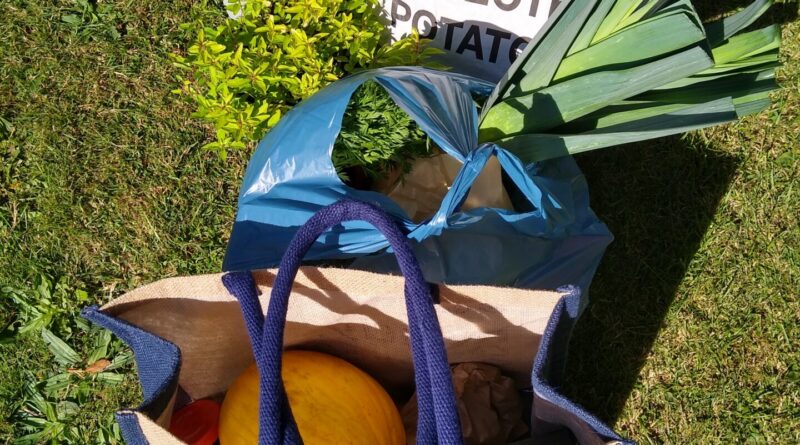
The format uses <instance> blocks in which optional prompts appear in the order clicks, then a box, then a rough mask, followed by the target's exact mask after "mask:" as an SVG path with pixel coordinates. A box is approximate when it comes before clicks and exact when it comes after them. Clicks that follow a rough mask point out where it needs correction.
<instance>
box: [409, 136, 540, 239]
mask: <svg viewBox="0 0 800 445" xmlns="http://www.w3.org/2000/svg"><path fill="white" fill-rule="evenodd" d="M491 156H497V160H498V161H499V162H500V167H502V169H503V171H504V172H505V173H506V175H508V177H509V179H511V181H512V182H513V183H514V184H515V185H516V186H517V187H519V189H520V190H522V191H523V192H524V193H523V195H524V196H525V198H526V199H527V200H528V201H529V202H530V203H531V204H532V205H533V207H534V208H537V209H541V208H542V203H541V201H542V193H541V191H540V190H539V188H538V187H536V185H535V184H534V183H533V181H532V180H531V178H530V176H529V175H528V174H527V173H526V172H525V166H523V165H522V163H521V162H520V161H519V159H518V158H517V157H516V156H514V155H512V154H510V153H508V152H507V151H506V150H504V149H502V148H500V147H498V146H496V145H494V144H481V145H480V146H478V148H476V149H475V150H473V151H472V152H470V153H469V154H468V155H467V156H466V157H465V158H464V164H463V165H462V166H461V170H459V172H458V174H457V175H456V177H455V179H454V180H453V184H452V185H451V186H450V189H449V190H448V191H447V193H446V194H445V196H444V198H443V199H442V203H441V205H440V207H439V210H438V211H437V212H436V214H434V216H433V217H431V220H430V223H429V224H428V225H427V230H415V231H414V232H413V233H412V234H411V237H412V238H415V239H422V238H425V237H427V236H430V235H434V234H438V233H439V232H441V230H442V229H444V228H446V227H447V219H448V218H449V217H450V216H451V215H453V213H455V212H456V210H457V209H458V207H459V206H460V205H461V203H462V202H463V201H464V199H465V198H466V197H467V194H468V193H469V190H470V188H471V187H472V185H473V184H474V183H475V180H476V179H477V178H478V176H479V175H480V174H481V172H482V171H483V169H484V168H485V167H486V163H487V162H488V161H489V158H490V157H491ZM420 228H426V226H421V227H420Z"/></svg>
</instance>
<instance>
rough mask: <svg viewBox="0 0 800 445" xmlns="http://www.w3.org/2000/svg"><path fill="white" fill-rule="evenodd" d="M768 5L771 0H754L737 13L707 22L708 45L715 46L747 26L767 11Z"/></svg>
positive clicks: (770, 4)
mask: <svg viewBox="0 0 800 445" xmlns="http://www.w3.org/2000/svg"><path fill="white" fill-rule="evenodd" d="M770 6H772V0H756V1H754V2H753V3H751V4H750V5H749V6H748V7H747V8H745V9H743V10H742V11H740V12H738V13H737V14H734V15H732V16H730V17H726V18H724V19H721V20H717V21H715V22H711V23H709V24H707V25H706V34H707V35H708V43H709V45H711V47H712V48H713V47H716V46H718V45H719V44H721V43H722V42H723V41H725V40H727V39H729V38H731V37H732V36H733V35H734V34H736V33H738V32H739V31H741V30H743V29H745V28H747V27H748V26H750V25H751V24H752V23H753V22H755V21H756V20H757V19H758V18H759V17H761V16H762V15H763V14H764V13H765V12H767V10H768V9H769V8H770Z"/></svg>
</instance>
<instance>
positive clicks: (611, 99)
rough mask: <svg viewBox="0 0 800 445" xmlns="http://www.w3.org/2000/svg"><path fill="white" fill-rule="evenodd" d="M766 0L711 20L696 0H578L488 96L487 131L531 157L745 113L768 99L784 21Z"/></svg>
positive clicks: (484, 135)
mask: <svg viewBox="0 0 800 445" xmlns="http://www.w3.org/2000/svg"><path fill="white" fill-rule="evenodd" d="M771 3H772V2H771V0H757V1H755V2H754V3H752V4H751V5H750V6H748V7H747V8H745V9H744V10H742V11H740V12H738V13H737V14H735V15H733V16H731V17H727V18H725V19H722V20H719V21H716V22H712V23H708V24H703V23H701V21H700V19H699V17H698V16H697V13H696V11H695V9H694V7H693V6H692V4H691V2H690V1H689V0H677V1H665V0H572V1H571V2H568V3H565V4H563V5H562V6H561V7H559V9H558V10H557V11H556V12H555V14H554V15H553V17H551V19H550V20H549V21H548V22H547V24H546V25H545V27H544V28H543V29H542V31H541V32H540V33H539V34H538V35H537V36H536V37H535V38H534V39H533V40H532V41H531V42H530V43H529V44H528V46H527V47H526V49H525V51H524V52H523V54H521V55H520V56H519V57H518V58H517V61H516V62H515V63H514V65H513V66H512V67H511V68H510V70H509V71H508V73H507V74H506V76H505V77H504V78H503V79H502V80H501V81H500V82H499V83H498V85H497V87H496V88H495V90H494V92H493V93H492V95H491V96H490V97H489V99H488V100H487V102H486V103H485V104H484V106H483V111H482V114H481V122H480V130H479V139H480V141H481V142H494V143H497V144H498V145H500V146H502V147H504V148H506V149H508V150H510V151H512V152H513V153H514V154H516V155H517V156H519V157H520V158H521V159H522V160H523V161H525V162H533V161H542V160H545V159H549V158H554V157H558V156H563V155H566V154H575V153H580V152H583V151H588V150H594V149H597V148H603V147H608V146H612V145H618V144H623V143H628V142H634V141H640V140H645V139H651V138H656V137H662V136H666V135H670V134H676V133H682V132H685V131H689V130H693V129H698V128H703V127H708V126H712V125H717V124H721V123H724V122H730V121H733V120H736V119H738V118H740V117H742V116H745V115H748V114H752V113H756V112H759V111H761V110H763V109H765V108H766V107H768V106H769V104H770V101H769V93H770V92H771V91H773V90H775V89H776V88H777V84H776V82H775V68H776V67H778V66H779V62H778V50H779V47H780V30H779V28H778V27H777V26H776V25H772V26H768V27H766V28H762V29H758V30H754V31H750V32H742V31H743V30H744V29H745V28H747V27H748V26H749V25H751V24H752V23H753V22H754V21H755V20H756V19H757V18H758V17H760V16H761V15H762V14H763V13H764V12H765V11H766V10H767V9H768V8H769V7H770V6H771Z"/></svg>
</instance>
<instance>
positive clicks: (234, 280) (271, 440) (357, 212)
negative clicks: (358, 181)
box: [222, 200, 462, 445]
mask: <svg viewBox="0 0 800 445" xmlns="http://www.w3.org/2000/svg"><path fill="white" fill-rule="evenodd" d="M353 220H363V221H366V222H368V223H370V224H372V225H373V226H375V228H377V229H378V230H380V231H381V233H382V234H383V235H384V236H385V237H386V239H387V241H388V242H389V245H390V246H391V247H392V249H393V250H394V252H395V256H396V257H397V262H398V264H399V266H400V270H401V272H402V273H403V275H404V276H405V297H406V311H407V312H408V324H409V332H410V339H411V353H412V359H413V363H414V379H415V382H416V389H417V399H418V404H419V417H418V419H419V420H418V422H417V443H418V444H420V445H427V444H440V445H451V444H452V445H456V444H461V443H462V436H461V426H460V422H459V418H458V412H457V410H456V403H455V392H454V389H453V383H452V379H451V376H450V367H449V364H448V362H447V355H446V353H445V345H444V339H443V337H442V331H441V328H440V326H439V320H438V318H437V316H436V310H435V308H434V305H433V299H432V298H431V294H430V288H429V287H428V284H427V283H426V281H425V278H424V277H423V275H422V270H421V269H420V266H419V263H418V262H417V259H416V257H415V256H414V253H413V251H412V250H411V246H410V245H409V242H408V239H407V238H406V236H405V235H404V234H403V233H402V232H401V231H400V228H399V227H398V226H397V225H396V224H395V223H394V222H393V221H392V219H391V218H390V217H389V216H388V215H387V214H386V213H384V212H383V211H382V210H380V209H379V208H377V207H375V206H372V205H370V204H367V203H364V202H360V201H353V200H342V201H339V202H336V203H334V204H332V205H330V206H327V207H325V208H323V209H321V210H320V211H318V212H317V213H316V214H314V216H312V217H311V218H310V219H309V220H308V222H306V223H305V225H303V226H302V227H300V229H299V230H298V231H297V233H296V234H295V236H294V238H293V239H292V241H291V243H290V244H289V247H288V248H287V249H286V253H285V254H284V256H283V259H282V260H281V263H280V268H279V270H278V273H277V276H276V277H275V282H274V284H273V288H272V295H271V297H270V300H269V307H268V310H267V316H266V320H265V319H264V316H263V315H262V312H261V306H260V304H259V302H258V296H257V293H258V291H257V288H256V284H255V281H254V280H253V277H252V275H251V274H250V272H232V273H229V274H226V275H225V276H223V278H222V280H223V283H224V284H225V287H226V288H227V289H228V291H229V292H231V294H233V295H234V296H235V297H236V298H237V299H238V300H239V302H240V304H241V307H242V312H243V315H244V319H245V324H246V326H247V330H248V334H249V336H250V341H251V344H252V347H253V353H254V356H255V360H256V364H257V366H258V369H259V374H260V385H261V386H260V387H261V394H260V403H259V444H260V445H295V444H299V443H302V439H301V438H300V434H299V433H298V430H297V424H296V423H295V421H294V418H293V416H292V413H291V408H290V407H289V404H288V400H287V398H286V392H285V389H284V387H283V381H282V379H281V354H282V351H283V336H284V328H285V324H286V313H287V310H288V305H289V295H290V294H291V291H292V285H293V283H294V280H295V277H296V276H297V271H298V269H299V267H300V264H301V261H302V259H303V257H304V256H305V254H306V252H308V250H309V249H310V248H311V246H312V245H313V244H314V242H315V241H316V240H317V238H318V237H319V236H320V235H321V234H323V233H324V232H325V231H327V230H329V229H331V228H332V227H333V226H335V225H337V224H340V223H342V222H345V221H353Z"/></svg>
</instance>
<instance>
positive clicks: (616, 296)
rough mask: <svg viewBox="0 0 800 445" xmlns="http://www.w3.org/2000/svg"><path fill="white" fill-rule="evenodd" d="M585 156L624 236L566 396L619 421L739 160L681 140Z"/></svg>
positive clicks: (571, 366)
mask: <svg viewBox="0 0 800 445" xmlns="http://www.w3.org/2000/svg"><path fill="white" fill-rule="evenodd" d="M576 159H577V160H578V163H579V164H580V166H581V168H582V169H583V171H584V173H585V174H586V177H587V179H588V181H589V190H591V193H592V195H591V199H592V207H593V209H594V210H595V212H596V213H597V214H598V216H599V217H600V219H601V220H602V221H604V222H605V223H606V224H607V225H608V226H609V228H610V229H611V231H612V233H614V235H615V237H616V239H615V241H614V242H613V243H612V244H611V246H610V247H609V249H608V252H607V253H606V255H605V257H604V259H603V262H602V263H601V265H600V268H599V270H598V272H597V275H596V277H595V279H594V282H593V284H592V287H591V289H590V303H589V306H588V307H587V309H586V312H585V313H584V314H583V316H582V317H581V319H580V321H579V322H578V325H577V326H576V328H575V332H574V334H573V338H572V341H571V343H570V353H569V361H568V365H567V368H568V369H567V378H566V382H568V383H567V387H566V388H564V389H565V391H566V392H567V394H568V395H569V396H571V397H573V400H575V401H576V402H578V403H580V404H582V405H583V406H585V407H586V408H588V409H589V410H590V411H591V412H594V413H596V414H597V415H598V416H600V417H601V418H602V419H603V420H605V421H608V422H613V421H614V420H616V419H617V418H618V417H619V415H620V413H621V411H622V409H623V407H624V405H625V402H626V400H627V399H628V396H629V394H630V392H631V390H632V389H633V386H634V384H635V382H636V379H637V377H638V375H639V372H640V370H641V368H642V366H643V365H644V363H645V360H646V359H647V356H648V353H649V352H650V350H651V348H652V345H653V342H654V341H655V339H656V336H657V335H658V332H659V330H660V328H661V326H662V324H663V322H664V318H665V317H666V315H667V313H668V310H669V307H670V304H671V303H672V302H673V300H674V299H675V296H676V292H677V289H678V286H679V285H680V283H681V281H682V280H683V277H684V275H685V273H686V270H687V268H688V265H689V263H690V262H691V260H692V258H693V257H694V255H695V252H696V251H697V249H698V247H699V245H700V242H701V240H702V239H703V236H704V234H705V233H706V230H707V229H708V226H709V224H710V223H711V220H712V218H713V217H714V214H715V212H716V209H717V206H718V204H719V202H720V199H721V198H722V196H723V195H724V194H725V192H726V190H727V189H728V186H729V184H730V182H731V181H732V178H733V175H734V173H735V171H736V168H737V165H738V164H739V162H740V160H739V159H737V158H735V157H733V156H730V155H726V154H723V153H720V152H718V151H714V150H713V149H710V148H707V147H704V146H703V144H702V143H699V144H692V143H689V142H687V141H684V140H681V139H680V138H678V137H672V138H666V139H659V140H656V141H653V142H648V143H641V144H634V145H627V146H624V147H618V148H614V149H606V150H601V151H597V152H593V153H589V154H586V155H583V156H578V157H577V158H576Z"/></svg>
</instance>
